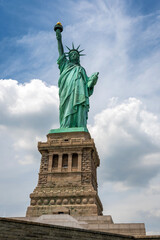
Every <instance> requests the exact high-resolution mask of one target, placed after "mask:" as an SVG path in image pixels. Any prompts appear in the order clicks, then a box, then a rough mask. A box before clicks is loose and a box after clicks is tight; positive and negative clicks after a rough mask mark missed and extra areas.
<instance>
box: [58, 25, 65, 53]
mask: <svg viewBox="0 0 160 240" xmlns="http://www.w3.org/2000/svg"><path fill="white" fill-rule="evenodd" d="M56 38H57V42H58V52H59V56H60V57H61V56H62V55H63V54H64V49H63V44H62V35H61V31H60V30H59V29H57V30H56Z"/></svg>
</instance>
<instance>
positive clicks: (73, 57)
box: [69, 51, 79, 63]
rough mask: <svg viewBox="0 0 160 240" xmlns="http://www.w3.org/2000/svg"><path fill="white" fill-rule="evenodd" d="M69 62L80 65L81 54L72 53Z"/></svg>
mask: <svg viewBox="0 0 160 240" xmlns="http://www.w3.org/2000/svg"><path fill="white" fill-rule="evenodd" d="M69 60H70V62H73V63H79V54H78V52H77V51H71V52H70V53H69Z"/></svg>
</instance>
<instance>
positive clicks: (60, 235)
mask: <svg viewBox="0 0 160 240" xmlns="http://www.w3.org/2000/svg"><path fill="white" fill-rule="evenodd" d="M40 239H41V240H42V239H44V240H53V239H54V240H68V239H73V240H79V239H81V240H93V239H94V240H135V239H139V240H140V239H142V238H138V237H137V238H135V237H132V236H125V235H120V234H112V233H102V232H96V231H89V230H82V229H77V228H69V227H61V226H54V225H49V224H42V223H33V222H27V221H22V220H15V219H9V218H0V240H40ZM145 239H150V240H160V236H148V237H147V236H146V237H143V240H145Z"/></svg>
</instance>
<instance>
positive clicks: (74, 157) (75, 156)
mask: <svg viewBox="0 0 160 240" xmlns="http://www.w3.org/2000/svg"><path fill="white" fill-rule="evenodd" d="M72 168H78V154H77V153H73V154H72Z"/></svg>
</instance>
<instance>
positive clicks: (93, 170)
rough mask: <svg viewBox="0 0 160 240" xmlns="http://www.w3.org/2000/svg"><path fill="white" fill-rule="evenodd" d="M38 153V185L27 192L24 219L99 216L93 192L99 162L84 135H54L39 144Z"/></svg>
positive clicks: (51, 134) (86, 136)
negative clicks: (59, 216)
mask: <svg viewBox="0 0 160 240" xmlns="http://www.w3.org/2000/svg"><path fill="white" fill-rule="evenodd" d="M38 150H39V151H40V153H41V154H42V157H41V165H40V171H39V180H38V185H37V187H36V188H35V190H34V191H33V193H31V195H30V198H31V203H30V206H29V207H28V209H27V214H26V216H27V217H39V216H41V215H43V214H63V213H64V214H70V215H72V216H97V215H102V211H103V207H102V204H101V201H100V199H99V197H98V192H97V167H98V166H99V163H100V160H99V157H98V153H97V150H96V147H95V144H94V140H93V139H92V138H91V136H90V134H89V133H88V132H85V131H83V132H57V133H49V134H48V135H47V142H39V143H38Z"/></svg>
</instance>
